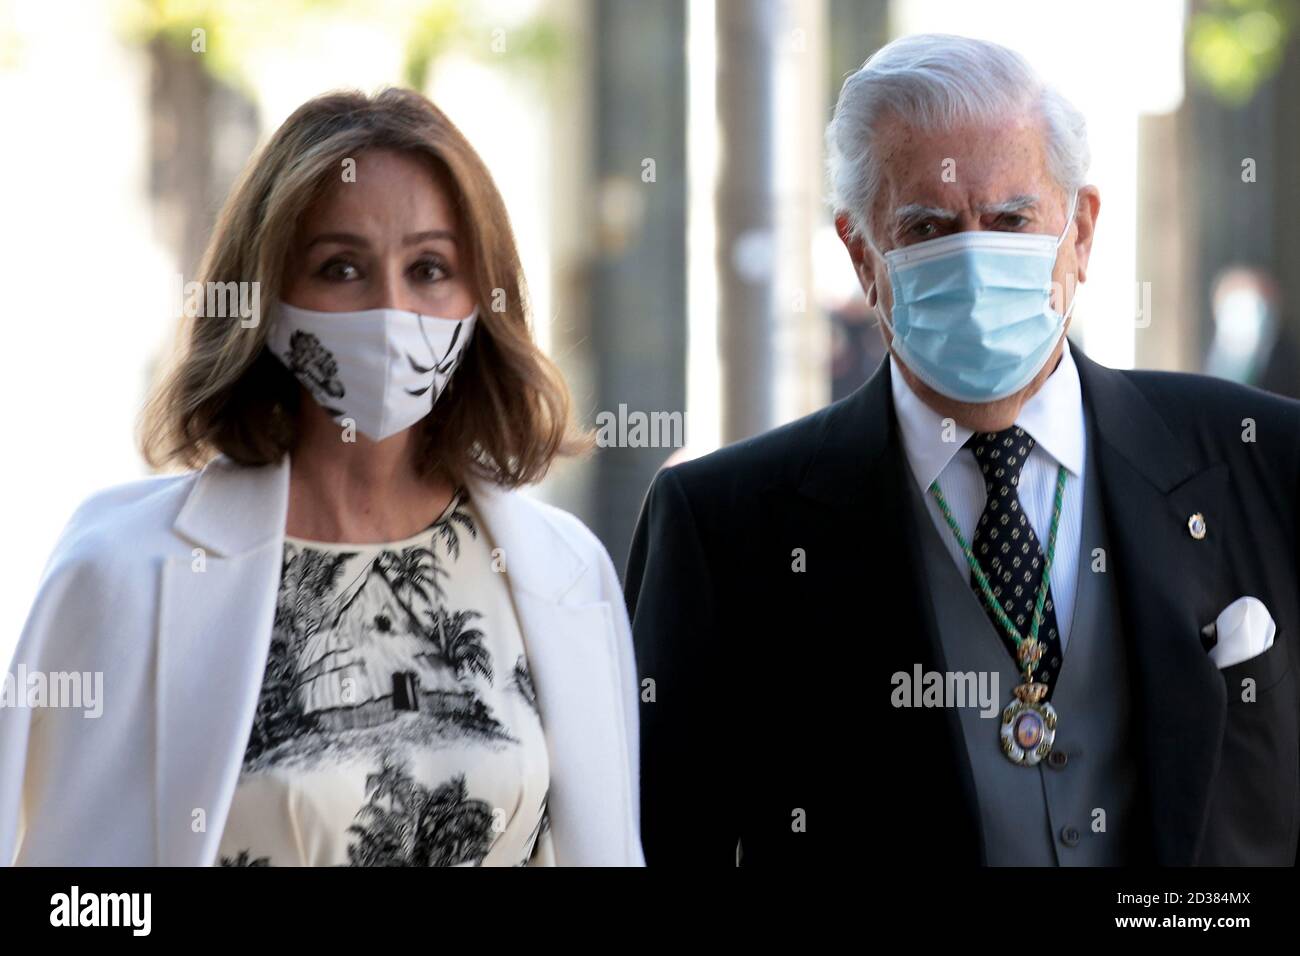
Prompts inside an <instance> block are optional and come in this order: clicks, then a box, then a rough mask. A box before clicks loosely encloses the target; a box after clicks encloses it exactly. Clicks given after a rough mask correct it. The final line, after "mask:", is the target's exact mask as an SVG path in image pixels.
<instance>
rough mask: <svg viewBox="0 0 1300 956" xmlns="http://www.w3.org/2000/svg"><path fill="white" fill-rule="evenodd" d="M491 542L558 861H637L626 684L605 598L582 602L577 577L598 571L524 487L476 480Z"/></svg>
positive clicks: (602, 863)
mask: <svg viewBox="0 0 1300 956" xmlns="http://www.w3.org/2000/svg"><path fill="white" fill-rule="evenodd" d="M470 494H471V498H472V500H473V501H474V502H475V506H476V507H477V509H478V511H479V514H480V516H481V517H482V519H483V523H484V525H485V526H486V529H487V533H488V537H489V540H490V541H491V542H492V544H493V545H494V547H495V548H496V549H498V550H497V554H498V555H499V558H500V559H501V560H502V561H503V563H504V568H505V574H506V580H507V582H508V583H509V586H510V593H511V597H512V599H513V601H514V605H515V613H516V615H517V616H518V618H519V629H520V632H521V634H522V635H523V640H524V647H525V651H526V653H527V655H528V665H529V670H530V671H531V673H532V677H533V684H534V687H535V689H536V691H537V703H538V710H539V712H540V714H541V718H542V726H543V728H544V729H545V733H546V743H547V752H548V757H549V760H550V775H551V783H550V794H549V800H548V807H549V814H550V819H551V839H552V845H553V847H554V850H555V858H556V862H557V863H559V864H560V865H562V866H623V865H629V864H631V863H632V862H633V859H634V856H635V854H634V851H633V849H632V847H631V846H629V839H630V838H635V836H636V824H635V821H634V818H633V816H632V802H631V801H632V800H633V799H634V795H633V794H632V793H631V792H630V790H629V787H630V784H629V779H628V774H627V768H628V767H629V766H630V764H629V760H630V759H631V758H632V755H629V754H627V753H626V752H625V751H626V747H627V745H626V738H625V736H624V732H623V728H622V723H621V719H622V718H621V715H622V713H623V706H622V702H621V701H620V700H619V699H618V693H619V689H620V688H621V686H622V684H621V682H620V681H619V679H618V669H617V667H616V666H615V659H614V657H613V648H612V645H611V640H612V637H611V635H613V634H615V633H616V629H615V627H614V621H613V618H612V614H613V613H614V611H613V608H611V607H610V605H609V603H608V602H606V601H599V602H594V603H583V604H579V603H576V602H574V601H573V599H572V598H571V596H570V595H571V592H573V591H574V588H575V585H576V584H577V582H578V581H579V580H580V579H581V578H582V577H583V576H584V575H585V574H588V573H595V571H596V569H595V568H591V567H589V566H588V565H587V563H586V562H585V561H584V560H583V558H582V557H581V556H580V555H579V554H578V553H577V552H576V551H575V550H574V548H573V545H572V544H571V543H570V542H569V540H568V539H567V538H566V537H565V536H564V535H562V534H560V533H559V532H558V531H557V530H556V528H555V527H554V526H553V525H552V523H551V522H550V521H548V520H547V519H546V517H545V516H544V514H543V512H542V510H541V508H542V506H539V505H537V504H534V503H531V502H529V501H528V500H527V499H526V498H525V497H524V495H523V493H521V492H508V491H504V490H502V489H500V488H497V487H496V486H493V485H490V484H486V483H475V484H472V485H471V488H470Z"/></svg>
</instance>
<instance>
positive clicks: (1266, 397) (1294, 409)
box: [1119, 369, 1300, 442]
mask: <svg viewBox="0 0 1300 956" xmlns="http://www.w3.org/2000/svg"><path fill="white" fill-rule="evenodd" d="M1119 374H1120V375H1122V376H1123V377H1124V378H1125V379H1127V380H1128V381H1129V382H1130V383H1132V385H1133V386H1134V387H1135V388H1137V390H1138V391H1139V392H1141V393H1142V395H1143V397H1144V398H1146V400H1147V401H1148V402H1150V403H1151V405H1152V407H1154V408H1155V409H1156V410H1157V411H1158V412H1159V413H1160V415H1161V417H1162V418H1163V419H1164V420H1165V421H1166V423H1168V424H1169V425H1170V427H1171V428H1172V429H1173V430H1174V431H1175V432H1176V433H1177V432H1184V433H1186V432H1193V431H1194V432H1198V433H1201V434H1203V435H1213V434H1215V433H1225V434H1226V433H1231V435H1232V436H1234V438H1233V440H1235V441H1238V442H1239V441H1240V440H1241V437H1240V436H1241V432H1242V430H1243V429H1247V428H1250V427H1251V425H1252V423H1253V425H1254V426H1255V429H1256V433H1257V434H1258V432H1259V431H1261V430H1263V429H1264V428H1265V427H1267V428H1268V429H1269V430H1270V431H1273V433H1274V434H1273V436H1272V437H1290V439H1291V440H1292V441H1297V440H1300V401H1296V400H1294V399H1291V398H1286V397H1284V396H1282V395H1275V394H1273V393H1272V392H1265V391H1263V390H1262V389H1258V388H1252V387H1251V386H1249V385H1242V384H1240V383H1237V382H1230V381H1227V380H1226V379H1220V378H1215V377H1213V376H1210V375H1198V374H1195V373H1192V372H1161V371H1151V370H1138V369H1134V370H1125V371H1121V372H1120V373H1119ZM1261 437H1262V436H1261Z"/></svg>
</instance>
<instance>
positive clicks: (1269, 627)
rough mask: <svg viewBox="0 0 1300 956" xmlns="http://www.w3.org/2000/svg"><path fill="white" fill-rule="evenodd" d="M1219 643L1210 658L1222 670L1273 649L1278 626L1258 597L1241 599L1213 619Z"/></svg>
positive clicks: (1211, 649)
mask: <svg viewBox="0 0 1300 956" xmlns="http://www.w3.org/2000/svg"><path fill="white" fill-rule="evenodd" d="M1214 629H1215V634H1216V635H1217V637H1218V640H1217V641H1216V642H1215V644H1214V646H1213V647H1212V648H1210V658H1211V659H1212V660H1213V661H1214V666H1215V667H1217V668H1218V669H1219V670H1223V669H1224V668H1225V667H1231V666H1232V665H1233V664H1240V663H1241V662H1242V661H1248V660H1250V659H1251V658H1252V657H1258V656H1259V655H1260V654H1263V653H1264V652H1265V651H1266V650H1268V649H1269V648H1270V647H1272V646H1273V637H1274V635H1275V634H1276V633H1277V625H1276V624H1275V623H1274V622H1273V615H1271V614H1269V613H1268V608H1266V607H1265V606H1264V603H1263V602H1262V601H1260V600H1259V598H1253V597H1241V598H1237V600H1235V601H1233V602H1232V603H1231V604H1229V605H1228V606H1227V607H1226V608H1224V609H1223V611H1222V612H1221V613H1220V614H1219V616H1218V617H1217V618H1215V620H1214Z"/></svg>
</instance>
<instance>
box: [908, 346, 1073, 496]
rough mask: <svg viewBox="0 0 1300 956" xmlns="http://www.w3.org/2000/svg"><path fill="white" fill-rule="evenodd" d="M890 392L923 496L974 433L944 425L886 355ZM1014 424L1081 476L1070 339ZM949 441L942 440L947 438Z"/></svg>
mask: <svg viewBox="0 0 1300 956" xmlns="http://www.w3.org/2000/svg"><path fill="white" fill-rule="evenodd" d="M889 365H890V369H889V373H890V374H889V388H890V391H891V392H892V393H893V399H894V413H895V414H896V415H897V417H898V424H899V428H900V429H901V430H902V437H903V451H904V453H905V454H906V455H907V463H908V465H909V467H910V468H911V469H912V477H913V478H915V479H916V483H917V485H918V486H919V487H920V489H921V492H922V493H925V492H926V491H927V490H928V489H929V487H930V484H931V482H933V481H934V480H935V479H936V478H938V477H939V476H940V475H941V474H943V470H944V469H945V468H947V467H948V463H949V462H950V461H952V459H953V457H954V456H955V455H956V454H957V452H959V451H961V449H962V446H963V445H965V443H966V439H968V438H969V437H970V436H971V435H972V434H973V432H972V431H971V430H970V429H969V428H966V427H965V426H963V425H958V424H957V423H956V422H954V423H953V425H952V428H951V430H947V429H945V427H944V417H943V416H942V415H940V414H939V413H938V412H936V411H935V410H934V409H932V408H931V407H930V406H929V405H927V404H925V402H923V401H921V399H920V398H919V397H918V396H917V394H916V393H915V392H913V391H912V389H911V387H910V386H909V385H908V384H907V381H906V380H905V379H904V378H903V376H902V374H901V373H900V372H899V369H898V362H897V360H896V359H895V358H894V355H893V353H892V352H891V353H890V355H889ZM1016 424H1017V425H1019V426H1020V427H1021V428H1023V429H1024V430H1025V431H1027V432H1029V434H1030V435H1032V436H1033V438H1034V441H1035V442H1036V443H1037V444H1038V446H1039V447H1041V448H1042V449H1043V451H1045V452H1046V453H1047V454H1048V455H1050V456H1051V457H1052V458H1053V459H1055V460H1056V462H1057V464H1060V465H1064V466H1065V468H1066V470H1067V471H1069V472H1070V473H1071V474H1073V475H1074V476H1075V477H1076V478H1077V477H1079V476H1080V475H1081V474H1082V472H1083V453H1084V452H1083V442H1084V438H1083V392H1082V390H1081V389H1080V387H1079V369H1078V366H1076V365H1075V364H1074V358H1073V356H1071V355H1070V340H1069V339H1066V340H1065V346H1064V348H1062V349H1061V361H1060V364H1059V365H1057V367H1056V371H1054V372H1053V373H1052V374H1051V375H1049V376H1048V377H1047V380H1046V381H1045V382H1043V387H1042V388H1040V389H1039V390H1038V391H1037V392H1036V393H1035V394H1034V396H1033V397H1032V398H1030V399H1029V401H1027V402H1025V405H1024V407H1023V408H1021V409H1020V414H1019V415H1018V416H1017V417H1016ZM946 436H947V437H950V439H951V440H949V441H944V438H945V437H946Z"/></svg>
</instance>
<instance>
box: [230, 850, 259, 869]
mask: <svg viewBox="0 0 1300 956" xmlns="http://www.w3.org/2000/svg"><path fill="white" fill-rule="evenodd" d="M248 854H249V851H248V850H240V851H239V854H238V855H237V856H223V857H222V858H221V865H222V866H270V865H271V858H270V857H269V856H259V857H257V858H256V859H253V858H251V857H250V856H249V855H248Z"/></svg>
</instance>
